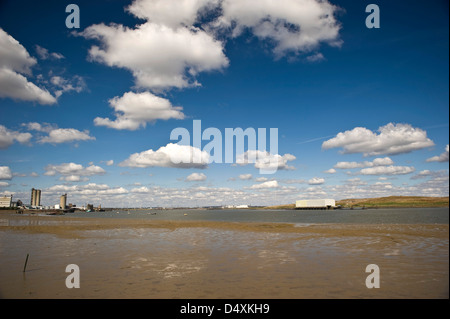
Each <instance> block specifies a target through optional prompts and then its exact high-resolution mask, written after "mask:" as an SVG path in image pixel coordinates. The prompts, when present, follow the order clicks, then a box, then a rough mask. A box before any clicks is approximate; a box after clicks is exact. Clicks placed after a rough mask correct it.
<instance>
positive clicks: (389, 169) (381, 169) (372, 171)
mask: <svg viewBox="0 0 450 319" xmlns="http://www.w3.org/2000/svg"><path fill="white" fill-rule="evenodd" d="M414 171H415V168H414V167H412V166H393V165H390V166H377V167H368V168H363V169H362V170H360V171H359V173H360V174H362V175H405V174H410V173H412V172H414Z"/></svg>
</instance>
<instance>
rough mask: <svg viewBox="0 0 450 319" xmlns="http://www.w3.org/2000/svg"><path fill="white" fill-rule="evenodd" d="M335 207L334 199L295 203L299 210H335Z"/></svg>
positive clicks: (308, 200) (307, 200) (305, 200)
mask: <svg viewBox="0 0 450 319" xmlns="http://www.w3.org/2000/svg"><path fill="white" fill-rule="evenodd" d="M335 207H336V201H335V200H334V199H304V200H298V201H296V202H295V208H297V209H334V208H335Z"/></svg>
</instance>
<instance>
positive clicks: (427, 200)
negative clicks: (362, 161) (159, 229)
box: [0, 196, 449, 215]
mask: <svg viewBox="0 0 450 319" xmlns="http://www.w3.org/2000/svg"><path fill="white" fill-rule="evenodd" d="M336 206H338V207H339V208H343V209H376V208H435V207H449V197H448V196H447V197H427V196H388V197H378V198H352V199H342V200H336ZM226 208H231V207H220V206H211V207H209V206H207V207H153V208H143V207H140V208H138V207H129V208H119V207H118V208H104V209H103V210H102V211H111V210H121V209H126V210H152V211H153V210H161V209H162V210H164V209H226ZM235 209H244V210H245V209H282V210H294V209H295V203H293V204H286V205H273V206H248V207H245V208H243V207H235ZM18 212H20V210H19V209H17V208H16V209H14V208H2V209H0V214H1V213H18ZM28 213H30V211H29V212H28ZM35 213H45V212H44V211H43V210H35ZM49 215H53V214H49Z"/></svg>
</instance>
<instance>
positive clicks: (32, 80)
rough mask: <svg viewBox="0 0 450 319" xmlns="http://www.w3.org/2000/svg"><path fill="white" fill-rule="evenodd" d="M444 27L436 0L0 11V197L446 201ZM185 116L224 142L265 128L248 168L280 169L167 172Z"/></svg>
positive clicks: (123, 4) (19, 5)
mask: <svg viewBox="0 0 450 319" xmlns="http://www.w3.org/2000/svg"><path fill="white" fill-rule="evenodd" d="M69 3H76V4H77V5H78V6H79V9H80V28H78V29H69V28H67V27H66V24H65V20H66V17H67V16H68V15H69V13H66V12H65V8H66V5H67V4H69ZM369 3H376V4H377V5H378V6H379V8H380V28H378V29H369V28H367V27H366V25H365V20H366V17H367V16H368V15H369V13H366V12H365V8H366V6H367V5H368V4H369ZM448 30H449V28H448V2H446V1H432V2H430V3H427V4H426V5H424V4H423V2H419V1H412V2H408V4H407V5H406V4H405V3H403V2H400V1H358V2H355V1H328V2H316V1H300V0H282V1H281V0H280V1H278V2H276V4H275V5H274V3H273V2H272V1H256V2H255V1H236V0H224V1H219V0H185V1H181V0H170V1H169V0H166V1H162V0H135V1H132V0H129V1H96V2H95V4H92V3H91V2H88V1H67V2H65V1H46V2H45V5H43V4H40V3H37V2H35V1H2V3H1V4H0V43H1V45H2V46H1V49H0V70H1V73H0V110H1V117H0V194H5V195H8V194H13V196H14V199H21V200H22V201H24V202H25V203H28V202H29V200H30V189H31V188H32V187H34V188H39V189H42V203H43V204H44V205H53V204H56V203H57V202H58V198H59V196H60V195H61V194H63V193H68V201H69V202H73V203H75V204H77V205H84V204H85V203H94V204H102V205H103V206H197V205H228V204H252V205H266V204H280V203H292V202H294V201H295V200H296V199H303V198H324V197H326V198H335V199H343V198H355V197H359V198H361V197H379V196H390V195H418V196H448V192H449V191H448V175H449V173H448V144H449V142H448V140H449V134H448V116H449V114H448V110H449V108H448V104H449V94H448V86H449V83H448V78H449V73H448V70H449V68H448V54H449V46H448V37H449V34H448ZM193 120H201V123H202V129H203V130H205V129H207V128H217V129H218V130H219V131H220V132H222V136H224V132H225V129H226V128H238V127H241V128H243V129H246V128H254V129H257V128H266V129H267V130H269V128H277V129H278V154H262V153H261V156H260V157H258V160H260V161H263V160H264V159H268V158H270V156H275V157H276V158H278V161H277V164H276V165H277V170H276V173H274V174H261V171H260V170H259V169H258V167H260V166H258V163H248V164H247V165H238V164H235V163H234V164H228V163H227V164H226V163H203V164H204V165H202V166H201V167H199V166H198V165H197V166H195V165H189V164H188V165H184V166H183V167H179V166H177V165H174V164H173V163H171V162H170V161H168V160H167V158H168V156H169V157H170V156H172V155H177V154H178V155H179V154H181V153H183V152H184V153H185V151H186V150H187V151H189V149H181V148H180V147H177V146H178V145H177V146H174V147H171V146H170V143H176V141H171V140H170V133H171V131H172V130H173V129H175V128H178V127H181V128H186V129H187V130H188V131H190V132H191V134H192V126H193ZM207 143H208V142H207V141H204V142H203V144H202V148H203V147H204V146H205V145H206V144H207ZM191 146H192V148H191V149H190V150H193V147H194V146H193V145H192V144H191ZM202 148H201V149H199V151H201V150H202ZM194 151H195V149H194ZM249 151H252V150H249ZM133 154H136V155H135V156H133ZM277 156H278V157H277Z"/></svg>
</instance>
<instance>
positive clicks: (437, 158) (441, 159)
mask: <svg viewBox="0 0 450 319" xmlns="http://www.w3.org/2000/svg"><path fill="white" fill-rule="evenodd" d="M448 156H449V155H448V144H447V146H446V147H445V152H444V153H442V154H441V155H439V156H437V155H436V156H433V157H430V158H428V159H427V162H448Z"/></svg>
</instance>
